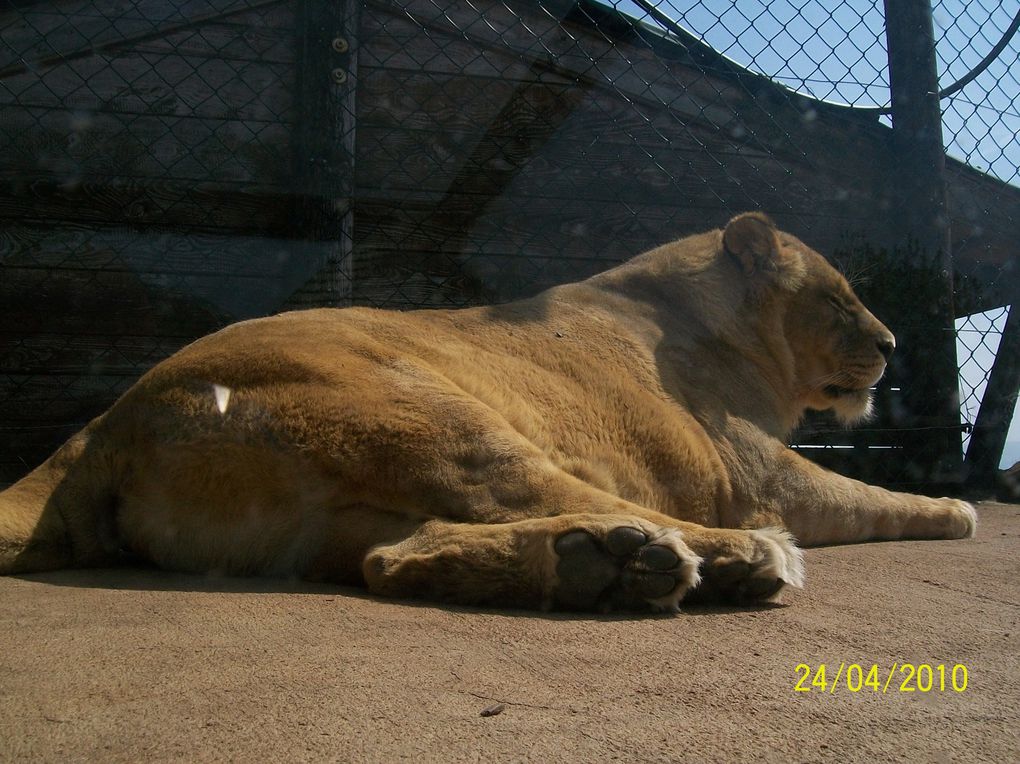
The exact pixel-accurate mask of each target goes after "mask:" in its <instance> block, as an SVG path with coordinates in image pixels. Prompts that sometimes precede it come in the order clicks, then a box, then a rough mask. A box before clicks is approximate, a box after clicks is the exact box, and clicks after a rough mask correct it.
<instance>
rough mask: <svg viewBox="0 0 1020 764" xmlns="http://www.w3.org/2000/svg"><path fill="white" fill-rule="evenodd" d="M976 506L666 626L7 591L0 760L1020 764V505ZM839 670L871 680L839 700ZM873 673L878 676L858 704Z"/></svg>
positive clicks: (391, 606)
mask: <svg viewBox="0 0 1020 764" xmlns="http://www.w3.org/2000/svg"><path fill="white" fill-rule="evenodd" d="M979 512H980V515H981V524H980V526H979V532H978V537H977V538H975V539H973V540H968V541H951V542H905V543H883V544H867V545H860V546H851V547H832V548H825V549H814V550H809V551H808V552H807V562H808V585H807V587H806V588H805V589H804V590H803V591H797V592H792V593H789V594H788V595H786V597H785V604H784V605H782V606H777V607H769V608H758V609H718V608H717V609H708V608H705V609H696V610H687V611H685V612H684V613H682V614H681V615H679V616H677V617H655V618H636V619H631V618H611V617H599V618H595V617H570V616H560V615H537V614H528V613H517V612H492V611H474V610H469V609H461V608H449V607H437V606H432V605H422V604H415V603H402V602H393V601H384V600H378V599H375V598H371V597H368V596H365V595H364V594H362V593H360V592H358V591H355V590H348V589H342V590H341V589H336V588H327V587H321V586H314V587H313V586H304V585H300V584H287V583H280V582H268V583H267V582H265V581H244V580H242V581H238V580H235V579H227V580H224V579H218V580H210V579H206V578H196V577H182V576H177V575H171V574H166V573H162V572H158V571H140V570H117V571H74V572H62V573H57V574H47V575H35V576H28V577H21V578H6V579H0V760H3V761H19V762H20V761H61V762H63V761H103V762H112V761H168V760H175V761H230V760H233V761H271V760H273V761H276V760H279V761H325V760H333V761H379V762H392V761H401V760H407V761H489V762H503V761H538V762H547V761H548V762H552V761H569V762H573V761H578V762H582V761H583V762H595V761H611V760H621V761H694V762H698V761H747V760H759V761H781V762H791V761H805V762H808V761H900V760H902V761H934V762H949V761H960V762H977V761H988V762H1009V761H1020V682H1018V677H1020V624H1018V619H1020V543H1018V540H1020V506H1017V505H1001V504H1000V505H993V504H984V505H981V506H980V507H979ZM802 663H803V664H806V665H807V666H809V667H810V669H809V670H810V672H811V675H810V676H809V678H808V680H807V681H805V682H804V683H803V686H805V687H807V688H808V689H810V690H811V691H810V692H797V691H795V685H796V684H797V682H798V680H799V679H800V677H801V676H802V675H803V674H804V673H805V671H804V669H800V670H798V668H797V667H798V664H802ZM903 663H911V664H915V665H916V664H928V665H930V666H933V667H935V672H934V678H933V680H934V681H933V689H931V690H930V691H928V692H921V691H919V690H917V689H916V688H917V685H918V684H919V683H920V684H921V686H922V688H923V687H924V686H926V685H927V683H928V681H929V674H928V673H927V670H926V669H922V670H921V671H920V672H919V674H917V675H915V676H914V677H913V680H912V681H910V676H909V673H901V669H900V668H897V669H896V670H895V671H893V672H892V674H891V677H890V671H891V669H892V667H893V666H894V664H896V665H897V666H900V665H902V664H903ZM841 664H847V665H850V664H857V665H860V666H863V667H864V669H865V671H864V672H863V673H864V675H863V676H861V675H860V674H859V673H857V672H856V670H854V669H851V670H848V669H846V668H844V671H843V675H842V677H841V679H840V680H839V682H838V683H836V684H835V689H832V682H833V679H834V675H835V674H837V673H838V672H839V667H840V665H841ZM822 665H824V666H825V667H826V670H827V675H826V680H827V685H828V686H827V688H826V691H825V692H823V691H822V690H821V689H820V687H819V686H817V685H816V686H812V684H811V679H813V678H814V677H815V672H816V671H817V669H818V667H819V666H822ZM872 665H877V667H878V669H877V671H876V672H875V676H874V677H873V679H876V677H877V679H876V681H877V682H878V683H879V684H880V685H882V686H880V687H878V689H877V691H876V690H875V689H872V688H871V687H865V688H863V689H860V690H859V691H857V692H852V691H851V688H850V687H849V686H848V685H847V680H848V679H849V680H850V683H851V684H852V685H854V687H853V689H857V687H856V685H859V684H860V683H861V681H862V680H867V679H868V677H867V671H868V670H870V668H871V666H872ZM957 665H961V666H965V667H966V671H967V680H966V681H967V684H966V689H965V690H964V691H963V692H956V691H954V689H953V686H952V685H953V667H954V666H957ZM939 666H944V667H945V669H944V671H945V674H944V677H945V678H944V682H945V690H944V691H941V690H940V689H939V685H940V675H939V672H938V668H937V667H939ZM908 672H909V670H908ZM955 677H956V680H957V686H959V685H960V684H962V681H963V671H962V670H961V669H957V670H956V674H955ZM887 679H889V684H888V688H887V689H885V687H884V686H885V683H886V680H887ZM905 680H906V681H907V684H906V685H905V686H904V682H905ZM819 684H820V683H819ZM901 687H905V688H915V691H914V692H905V691H901ZM883 690H884V691H883ZM497 704H501V707H502V711H501V712H500V713H497V714H495V715H491V716H483V715H482V712H483V711H484V710H486V709H489V708H490V707H492V706H497ZM498 708H499V706H497V710H498Z"/></svg>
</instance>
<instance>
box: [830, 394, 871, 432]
mask: <svg viewBox="0 0 1020 764" xmlns="http://www.w3.org/2000/svg"><path fill="white" fill-rule="evenodd" d="M874 412H875V405H874V402H873V400H872V395H871V391H870V390H862V391H860V392H858V393H853V394H851V395H841V396H839V397H838V398H836V399H835V400H834V401H833V403H832V413H833V414H835V415H836V419H838V420H839V421H840V422H841V423H842V424H844V425H846V426H847V427H852V426H853V425H855V424H860V423H861V422H866V421H867V420H869V419H871V415H872V414H873V413H874Z"/></svg>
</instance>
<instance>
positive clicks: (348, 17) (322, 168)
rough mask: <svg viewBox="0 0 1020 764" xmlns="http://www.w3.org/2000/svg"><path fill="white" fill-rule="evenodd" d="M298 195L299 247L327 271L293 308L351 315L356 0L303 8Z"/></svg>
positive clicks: (316, 1)
mask: <svg viewBox="0 0 1020 764" xmlns="http://www.w3.org/2000/svg"><path fill="white" fill-rule="evenodd" d="M297 8H298V24H297V27H298V76H297V83H296V93H295V106H294V112H295V114H294V117H295V130H294V138H293V143H294V158H295V178H296V181H297V182H296V184H295V186H296V187H295V195H296V197H297V198H298V200H299V201H300V202H302V204H301V208H300V209H299V210H298V211H297V215H296V220H297V224H296V228H297V229H298V230H297V232H296V233H297V236H298V238H299V240H304V241H305V242H306V243H307V247H308V248H310V249H311V250H312V251H313V252H314V254H315V255H317V257H318V259H319V261H320V263H321V268H320V270H319V272H318V273H317V275H316V277H315V278H313V279H312V281H311V282H310V283H309V284H306V285H305V287H304V288H303V289H301V290H299V291H298V292H297V293H296V294H295V295H293V296H292V297H291V299H290V301H289V303H288V305H287V307H289V308H295V307H313V306H329V307H345V306H347V305H350V304H351V300H352V292H353V281H352V280H353V250H354V232H353V228H354V222H353V221H354V211H353V195H354V156H355V133H356V118H357V109H356V104H355V96H356V92H357V87H356V86H357V78H358V55H357V54H358V31H359V17H360V8H361V3H360V2H358V1H357V0H334V1H333V2H320V0H303V1H302V2H301V3H299V4H298V6H297Z"/></svg>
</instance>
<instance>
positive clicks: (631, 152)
mask: <svg viewBox="0 0 1020 764" xmlns="http://www.w3.org/2000/svg"><path fill="white" fill-rule="evenodd" d="M570 121H571V122H572V121H573V120H570ZM360 133H361V137H362V140H361V142H360V144H359V163H358V165H359V171H358V185H359V187H360V188H361V189H363V192H362V193H364V194H369V193H373V192H378V191H379V190H385V191H392V192H394V193H398V192H401V191H412V192H414V191H417V192H435V193H441V192H447V191H451V192H452V191H453V190H454V189H455V190H456V191H457V192H459V193H477V194H489V193H492V192H494V191H496V190H497V189H495V188H494V186H493V181H492V177H493V176H494V175H496V174H498V173H499V172H502V171H505V168H507V167H508V166H509V167H518V168H519V169H520V172H519V174H518V177H517V178H516V179H515V182H514V183H513V185H512V188H511V189H509V192H510V193H513V194H514V195H516V196H518V197H521V198H522V200H523V199H526V198H528V197H534V198H541V199H561V198H576V199H588V200H600V201H630V200H634V201H646V200H653V199H654V200H659V201H660V202H662V203H671V204H676V205H683V204H696V203H697V202H698V200H699V199H702V198H704V197H705V195H706V191H707V192H708V193H709V195H711V194H712V192H713V191H715V192H716V193H718V198H720V199H722V198H724V197H730V198H732V197H733V193H732V192H727V191H726V190H725V189H726V188H727V187H733V186H739V188H740V189H741V190H742V191H743V196H744V197H745V198H744V199H743V200H742V202H740V203H741V204H742V205H743V206H744V207H754V206H765V205H766V204H768V201H767V200H770V199H771V198H773V197H776V196H777V195H781V197H782V200H783V201H784V202H785V204H784V207H785V208H792V209H804V208H811V207H814V212H815V213H816V214H819V215H829V216H835V217H838V218H842V219H849V220H854V219H856V220H859V221H863V220H865V219H867V218H869V217H871V218H872V219H873V216H869V214H868V213H869V211H871V212H875V211H876V210H873V209H872V197H871V196H870V194H868V190H867V189H865V188H862V189H857V188H854V187H852V186H850V187H849V188H848V186H849V185H850V184H849V183H848V180H849V179H848V178H846V177H840V176H838V175H837V176H834V177H833V176H829V175H825V174H822V173H817V172H815V171H813V169H812V168H810V167H800V166H796V165H794V166H792V167H791V166H790V165H788V164H786V163H784V162H782V161H780V160H777V159H775V158H774V157H772V156H770V155H768V154H766V153H764V152H758V151H753V150H750V149H745V150H743V151H740V152H736V151H728V152H726V153H722V152H718V153H709V152H707V151H705V150H704V149H703V148H701V147H699V146H698V145H697V143H695V142H693V141H692V142H687V143H685V142H683V140H682V138H683V136H682V135H681V136H677V139H676V140H673V141H671V142H670V143H669V144H668V145H661V146H658V147H656V146H638V145H634V144H629V145H628V144H623V143H610V142H602V141H600V140H599V139H598V136H597V135H592V136H590V137H589V138H588V139H587V140H584V139H583V137H582V136H577V138H575V136H573V135H571V136H570V137H569V138H568V137H564V136H563V135H562V134H561V132H560V131H559V130H556V131H555V136H554V137H553V138H552V139H551V140H550V141H549V142H548V144H546V145H545V146H543V147H542V149H541V150H540V151H539V152H538V153H537V154H535V153H533V151H532V149H531V147H530V145H529V144H528V143H527V142H526V141H525V140H523V139H521V138H519V137H516V136H509V137H501V136H486V137H484V138H483V137H482V136H479V135H477V134H474V135H471V134H465V133H461V132H425V131H401V130H395V129H392V128H375V127H363V128H362V129H361V131H360ZM466 155H470V158H471V160H472V162H473V165H474V166H473V167H466V166H465V157H466ZM469 170H470V171H469ZM717 190H718V191H717ZM734 201H735V202H736V201H738V200H736V199H735V200H734ZM766 208H767V207H766ZM773 209H782V208H776V207H773Z"/></svg>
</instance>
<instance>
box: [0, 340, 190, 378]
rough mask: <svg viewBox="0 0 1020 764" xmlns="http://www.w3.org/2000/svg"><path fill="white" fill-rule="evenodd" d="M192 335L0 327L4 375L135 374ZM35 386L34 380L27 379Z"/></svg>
mask: <svg viewBox="0 0 1020 764" xmlns="http://www.w3.org/2000/svg"><path fill="white" fill-rule="evenodd" d="M192 339H195V338H194V337H191V336H180V337H153V336H148V335H138V334H91V335H90V334H84V333H72V334H57V333H53V332H45V333H36V334H25V333H24V332H18V331H14V332H11V331H7V332H0V374H18V375H23V376H24V377H25V378H26V379H28V378H29V377H31V376H32V375H43V376H51V375H75V374H87V375H91V376H108V377H130V378H136V377H138V376H140V375H141V374H142V372H144V371H145V370H146V369H148V368H149V367H151V366H152V365H153V364H154V363H157V362H158V361H161V360H163V359H164V358H167V357H169V356H170V355H171V354H173V353H174V352H176V351H177V350H179V349H180V348H181V347H183V346H184V345H185V344H187V343H188V342H190V341H191V340H192ZM25 384H26V385H27V386H31V382H30V381H28V382H26V383H25Z"/></svg>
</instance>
